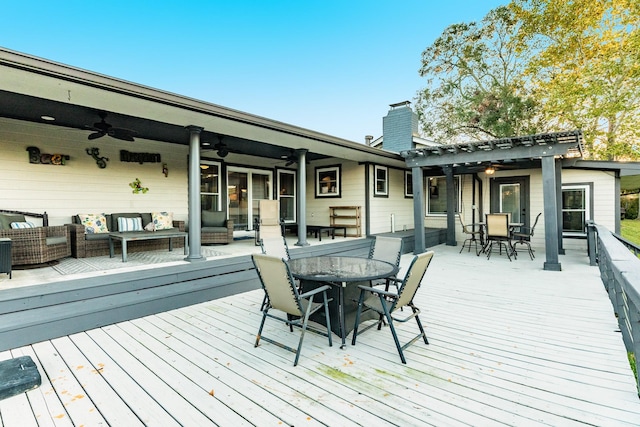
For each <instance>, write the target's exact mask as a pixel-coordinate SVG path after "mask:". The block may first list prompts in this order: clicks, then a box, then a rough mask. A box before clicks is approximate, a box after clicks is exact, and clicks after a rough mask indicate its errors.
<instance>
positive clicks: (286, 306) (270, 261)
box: [252, 254, 333, 366]
mask: <svg viewBox="0 0 640 427" xmlns="http://www.w3.org/2000/svg"><path fill="white" fill-rule="evenodd" d="M252 260H253V265H255V267H256V271H257V272H258V277H259V278H260V282H261V283H262V288H263V289H264V291H265V293H266V294H267V297H268V303H267V304H266V305H265V307H264V309H263V310H262V321H261V322H260V328H259V329H258V334H257V335H256V343H255V346H254V347H257V346H258V345H259V343H260V340H261V339H262V340H264V341H267V342H269V343H271V344H275V345H277V346H278V347H282V348H284V349H285V350H289V351H291V352H292V353H295V354H296V358H295V360H294V361H293V366H296V365H297V364H298V359H299V358H300V350H301V349H302V341H303V340H304V334H305V332H306V331H307V329H309V331H312V332H316V333H318V334H320V335H324V336H326V337H328V339H329V346H332V345H333V343H332V342H331V320H330V316H329V304H328V301H329V300H328V299H327V292H326V291H327V289H329V285H324V286H320V287H318V288H316V289H313V290H310V291H309V292H305V293H303V294H300V293H299V292H298V288H297V287H296V286H295V285H294V282H293V277H292V276H291V271H289V266H288V265H287V263H286V262H285V261H284V260H283V259H282V258H278V257H275V256H269V255H264V254H253V255H252ZM318 294H320V295H321V296H322V302H314V297H315V296H317V295H318ZM322 308H324V311H325V318H326V320H327V332H326V333H325V332H323V331H321V330H319V329H315V328H313V327H309V326H308V323H309V316H310V315H311V314H313V313H315V312H316V311H318V310H320V309H322ZM271 309H275V310H279V311H281V312H283V313H285V314H286V315H287V317H282V316H280V315H277V314H272V313H271V312H270V311H271ZM267 317H270V318H272V319H276V320H279V321H282V322H284V323H285V324H286V325H287V326H289V327H290V329H292V328H293V326H299V327H301V328H302V332H301V333H300V341H299V342H298V348H297V349H293V348H292V347H289V346H287V345H285V344H283V343H281V342H279V341H276V340H274V339H273V338H268V337H265V336H264V335H262V330H263V328H264V324H265V321H266V320H267Z"/></svg>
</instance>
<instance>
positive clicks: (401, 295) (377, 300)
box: [351, 251, 434, 364]
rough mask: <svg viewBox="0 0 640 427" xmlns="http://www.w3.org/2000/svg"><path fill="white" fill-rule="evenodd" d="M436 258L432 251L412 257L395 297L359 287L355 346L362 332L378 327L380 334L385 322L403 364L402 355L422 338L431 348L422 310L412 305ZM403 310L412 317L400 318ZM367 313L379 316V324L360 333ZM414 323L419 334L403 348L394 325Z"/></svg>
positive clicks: (354, 335)
mask: <svg viewBox="0 0 640 427" xmlns="http://www.w3.org/2000/svg"><path fill="white" fill-rule="evenodd" d="M433 254H434V252H433V251H428V252H424V253H422V254H419V255H416V256H414V257H413V260H412V261H411V265H409V269H408V270H407V274H406V275H405V277H404V279H403V280H402V283H401V284H400V286H399V288H398V292H395V293H394V292H389V291H384V290H382V289H380V288H370V287H367V286H363V285H359V286H358V287H359V288H360V298H359V300H358V311H357V313H356V322H355V326H354V328H353V337H352V339H351V344H352V345H355V344H356V338H357V337H358V333H360V334H362V332H364V331H366V330H367V329H370V328H372V327H373V326H376V325H378V330H380V329H381V328H382V325H383V322H384V320H386V322H387V323H388V325H389V329H390V330H391V335H393V341H394V342H395V344H396V348H397V350H398V354H399V355H400V360H401V361H402V363H405V364H406V363H407V361H406V359H405V357H404V352H403V351H404V350H405V349H406V348H407V347H409V346H410V345H411V344H413V343H415V342H416V341H417V340H419V339H420V338H422V339H423V341H424V343H425V344H429V340H428V339H427V334H426V333H425V331H424V328H423V327H422V323H421V322H420V317H419V315H420V310H419V309H418V307H416V306H415V304H414V303H413V298H414V297H415V295H416V292H417V291H418V288H419V287H420V283H421V282H422V278H423V277H424V274H425V272H426V271H427V267H429V264H430V263H431V260H432V259H433ZM402 307H409V308H411V313H410V314H408V315H404V314H403V315H397V314H396V313H397V312H399V311H400V310H399V309H400V308H402ZM365 310H373V311H374V312H376V313H377V314H378V315H379V319H378V321H377V322H375V323H373V324H371V325H368V326H367V327H365V328H364V329H363V330H362V331H360V332H358V325H359V323H360V316H361V314H362V313H363V312H364V311H365ZM411 319H416V323H417V324H418V329H419V330H420V333H419V334H418V335H416V336H415V337H413V338H412V339H411V340H410V341H408V342H407V343H406V344H404V345H400V341H399V339H398V334H397V332H396V328H395V326H394V321H395V322H401V323H404V322H408V321H409V320H411Z"/></svg>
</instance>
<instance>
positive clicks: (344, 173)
mask: <svg viewBox="0 0 640 427" xmlns="http://www.w3.org/2000/svg"><path fill="white" fill-rule="evenodd" d="M336 165H340V167H341V176H340V187H341V192H340V197H316V192H315V174H316V167H324V166H336ZM306 189H307V206H306V214H307V224H308V225H329V223H330V219H329V207H330V206H360V208H361V215H362V218H361V223H362V229H361V231H362V234H363V235H364V232H365V230H364V218H365V215H366V212H365V191H364V165H360V164H358V163H357V162H351V161H347V160H343V161H340V160H339V159H328V160H323V161H319V162H314V163H313V164H311V165H308V166H307V187H306ZM347 232H348V233H351V232H352V230H347Z"/></svg>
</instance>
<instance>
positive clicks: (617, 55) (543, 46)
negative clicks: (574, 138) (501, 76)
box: [510, 0, 640, 160]
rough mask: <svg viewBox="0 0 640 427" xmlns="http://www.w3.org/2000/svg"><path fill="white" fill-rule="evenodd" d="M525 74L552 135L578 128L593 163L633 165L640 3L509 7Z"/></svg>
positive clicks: (542, 2)
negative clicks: (523, 49)
mask: <svg viewBox="0 0 640 427" xmlns="http://www.w3.org/2000/svg"><path fill="white" fill-rule="evenodd" d="M510 9H511V10H512V11H513V12H514V14H515V16H516V17H517V18H518V21H519V22H520V23H521V25H520V26H519V27H518V32H517V37H516V39H517V41H518V43H519V44H520V45H526V46H527V47H528V49H530V50H533V52H535V55H533V56H532V57H531V60H530V61H528V63H527V66H526V69H525V73H526V76H527V78H528V79H529V81H530V82H531V85H532V89H533V92H532V93H533V96H534V97H535V99H537V100H538V101H539V102H540V103H541V106H542V111H543V112H544V117H545V119H546V120H547V122H549V123H552V124H553V127H554V128H555V129H554V130H560V129H562V128H567V127H568V128H579V129H582V130H583V133H584V136H585V143H586V146H587V149H588V150H589V152H590V154H591V157H593V158H599V159H607V160H615V159H636V158H638V157H639V153H640V147H638V145H640V144H639V142H640V138H639V137H640V110H639V109H638V106H639V105H640V2H638V0H513V1H512V3H511V4H510Z"/></svg>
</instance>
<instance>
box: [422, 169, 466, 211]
mask: <svg viewBox="0 0 640 427" xmlns="http://www.w3.org/2000/svg"><path fill="white" fill-rule="evenodd" d="M430 178H437V179H447V178H446V176H444V175H440V176H429V177H426V179H425V187H426V190H425V192H424V194H425V216H433V217H443V216H447V213H446V212H444V213H431V212H429V203H430V199H431V197H430V194H431V193H430V190H431V189H430V188H429V179H430ZM453 179H454V180H457V181H458V194H457V197H458V203H457V206H458V209H456V212H454V215H455V214H456V213H457V211H458V210H459V207H460V206H462V192H461V191H462V180H461V178H460V175H456V176H454V177H453Z"/></svg>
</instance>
